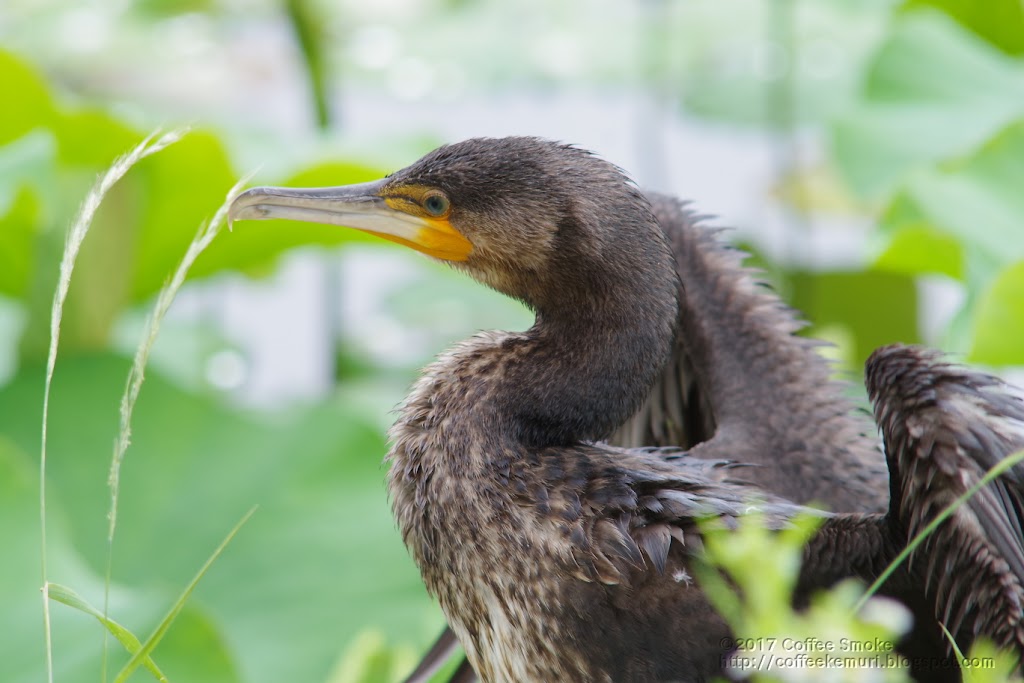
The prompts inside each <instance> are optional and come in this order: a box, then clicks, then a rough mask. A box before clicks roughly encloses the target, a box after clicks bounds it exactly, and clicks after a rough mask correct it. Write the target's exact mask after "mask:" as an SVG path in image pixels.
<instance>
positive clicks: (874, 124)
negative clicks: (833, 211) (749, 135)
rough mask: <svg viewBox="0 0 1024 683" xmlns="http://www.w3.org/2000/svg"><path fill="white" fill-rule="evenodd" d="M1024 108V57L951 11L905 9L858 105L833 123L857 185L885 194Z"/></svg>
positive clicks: (841, 160) (865, 192)
mask: <svg viewBox="0 0 1024 683" xmlns="http://www.w3.org/2000/svg"><path fill="white" fill-rule="evenodd" d="M1022 114H1024V62H1021V61H1019V60H1014V59H1011V58H1009V57H1007V56H1006V55H1005V54H1003V53H1001V52H999V51H997V50H995V49H993V48H992V47H991V46H989V45H987V44H986V43H984V42H983V41H981V40H980V39H978V38H977V37H975V36H973V35H972V34H970V33H969V32H967V31H965V30H964V29H963V28H962V27H960V26H959V25H958V24H956V23H955V22H954V21H953V20H951V19H950V18H949V17H948V16H946V15H944V14H941V13H939V12H934V11H919V12H913V13H908V14H906V15H902V16H900V17H899V18H898V19H897V20H896V23H895V25H894V27H893V30H892V33H891V34H890V36H889V37H888V39H887V40H886V42H885V43H884V44H883V45H882V47H881V48H880V50H879V51H878V53H877V55H876V56H875V58H874V60H873V63H872V64H871V66H870V68H869V71H868V76H867V79H866V83H865V86H864V92H863V95H862V98H861V102H860V103H859V105H857V106H855V107H852V108H851V109H850V110H849V111H848V112H847V113H846V114H845V115H844V116H842V117H841V118H840V119H839V120H838V121H837V123H836V125H835V126H834V128H833V132H832V135H833V149H834V152H835V156H836V160H837V162H838V164H839V167H840V169H841V171H842V172H843V173H844V175H845V176H846V178H847V179H848V180H849V182H850V184H851V186H852V188H853V189H854V190H855V191H856V192H858V193H859V194H860V195H862V196H864V197H868V198H876V197H880V196H884V195H886V194H889V193H891V192H892V191H893V189H894V188H895V187H896V185H897V184H898V183H899V181H900V180H902V179H903V178H904V177H905V176H906V175H907V173H909V172H910V171H912V170H914V169H916V168H921V167H923V166H925V165H928V164H930V163H933V162H935V161H938V160H941V159H947V158H950V157H954V156H957V155H961V154H966V153H969V152H971V151H972V150H974V149H975V148H976V147H977V146H979V145H981V144H982V143H984V142H985V141H986V140H987V139H989V138H990V137H991V136H992V135H994V134H995V133H997V132H998V131H999V130H1000V129H1001V128H1003V127H1004V126H1006V125H1007V124H1008V123H1009V122H1010V121H1012V120H1013V119H1015V118H1017V117H1019V116H1021V115H1022Z"/></svg>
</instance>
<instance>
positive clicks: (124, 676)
mask: <svg viewBox="0 0 1024 683" xmlns="http://www.w3.org/2000/svg"><path fill="white" fill-rule="evenodd" d="M254 512H256V508H255V507H253V508H250V509H249V511H248V512H247V513H245V515H244V516H243V517H242V519H240V520H239V521H238V524H236V525H235V526H234V528H232V529H231V531H229V532H228V535H227V536H225V537H224V540H223V541H221V542H220V545H218V546H217V548H216V549H215V550H214V551H213V554H212V555H210V557H209V558H207V560H206V562H204V563H203V566H202V567H201V568H200V569H199V571H198V572H196V575H195V576H194V577H192V580H191V581H189V583H188V585H187V586H185V590H184V591H182V593H181V595H179V596H178V599H177V600H175V601H174V604H173V605H172V606H171V609H170V611H169V612H167V615H166V616H165V617H164V618H163V619H162V620H161V621H160V624H159V625H157V627H156V630H155V631H153V634H152V635H150V636H149V638H147V639H146V642H145V643H144V644H143V645H142V647H141V648H139V649H138V650H137V651H135V652H133V653H132V658H131V659H130V660H128V663H127V664H125V665H124V668H122V669H121V671H120V672H118V674H117V677H115V678H114V683H124V682H125V681H126V680H128V677H129V676H131V674H132V672H133V671H135V669H137V668H138V667H139V665H141V664H143V663H145V661H146V660H148V659H149V655H150V654H151V653H152V652H153V650H154V649H155V648H156V646H157V645H158V644H159V643H160V641H161V640H162V639H163V637H164V636H165V635H166V634H167V631H168V630H169V629H170V628H171V624H173V623H174V620H175V618H177V616H178V614H179V613H180V612H181V610H182V608H184V607H185V603H186V602H188V599H189V597H191V595H192V592H193V591H194V590H195V588H196V586H197V585H198V584H199V581H200V580H201V579H202V578H203V577H204V576H205V575H206V572H208V571H209V570H210V567H212V566H213V563H214V562H216V560H217V558H218V557H220V555H221V553H223V552H224V549H225V548H226V547H227V546H228V543H230V542H231V539H233V538H234V537H235V535H236V534H237V533H238V531H239V530H240V529H241V528H242V525H244V524H245V523H246V522H248V521H249V518H250V517H252V515H253V513H254Z"/></svg>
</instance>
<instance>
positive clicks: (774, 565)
mask: <svg viewBox="0 0 1024 683" xmlns="http://www.w3.org/2000/svg"><path fill="white" fill-rule="evenodd" d="M1010 460H1013V461H1015V462H1016V461H1019V460H1017V459H1010ZM1003 469H1005V468H1003ZM957 504H959V501H958V503H957ZM820 523H821V520H820V519H819V518H815V517H810V516H803V517H798V518H796V519H794V520H792V521H791V525H790V526H789V527H787V528H785V529H783V530H782V531H771V530H769V529H767V528H766V527H765V526H764V520H763V519H762V518H760V517H759V516H758V515H747V516H745V517H743V518H742V519H741V520H740V523H739V528H738V529H737V530H726V529H723V528H721V526H720V525H716V524H714V523H711V522H708V523H705V524H704V528H703V532H704V539H705V551H706V557H707V559H708V561H709V563H710V566H704V565H701V571H700V573H699V575H698V578H699V580H700V582H701V585H702V587H703V588H704V589H705V590H706V591H707V594H708V596H709V597H710V598H711V600H712V602H713V603H714V604H715V607H716V608H717V609H718V610H719V611H720V612H721V613H722V615H723V616H725V618H726V620H727V622H728V623H729V625H730V626H731V628H732V629H733V631H734V634H735V638H733V639H730V641H729V642H728V643H724V645H725V646H726V647H724V648H723V649H724V650H725V652H728V651H729V650H731V649H735V650H736V652H735V656H734V658H733V659H732V662H731V665H732V666H733V667H734V668H735V669H738V670H740V671H745V672H746V673H747V674H748V675H750V676H751V677H752V680H754V681H757V682H758V683H790V682H793V683H796V682H799V681H819V680H828V681H834V682H837V683H838V682H840V681H850V682H851V683H854V682H857V683H859V682H860V681H864V680H872V681H887V682H890V683H905V682H906V681H909V680H910V677H909V672H908V670H907V669H906V668H905V666H904V664H903V660H902V658H901V657H900V655H899V654H897V653H896V652H895V651H894V649H893V648H894V646H895V644H896V642H898V641H899V639H900V637H901V636H902V635H903V634H905V633H906V632H907V631H908V630H909V629H910V626H911V615H910V613H909V612H908V611H907V609H906V608H904V607H903V606H902V605H899V604H898V603H895V602H893V601H892V600H889V599H886V598H879V597H868V594H866V593H865V590H864V586H863V585H862V584H859V583H858V582H856V581H852V580H851V581H845V582H842V583H840V584H838V585H836V586H835V587H833V588H832V589H830V590H828V591H822V592H820V593H818V594H817V595H815V596H812V598H811V601H810V604H809V606H808V607H807V608H806V609H804V610H802V611H800V612H796V611H794V610H793V609H792V608H791V605H792V599H793V588H794V586H795V585H796V580H797V576H798V574H799V569H800V561H801V557H802V554H803V547H804V544H805V543H806V541H807V539H808V538H810V537H811V535H812V534H813V533H814V531H815V530H816V529H817V528H818V526H819V525H820ZM902 559H903V558H901V559H900V560H898V561H902ZM954 647H955V645H954ZM723 654H724V653H723ZM956 658H957V661H958V662H960V663H961V665H962V669H963V671H964V680H965V681H966V682H970V683H973V682H977V683H1008V682H1017V681H1020V678H1019V676H1018V675H1017V673H1016V658H1015V656H1014V655H1013V654H1012V653H1009V652H998V651H997V650H996V648H994V647H993V646H992V644H991V643H989V642H986V641H979V642H978V643H976V644H975V645H974V646H973V647H972V648H971V651H970V652H969V653H968V654H967V656H966V657H965V656H964V655H963V654H962V653H960V652H959V651H958V650H957V652H956ZM869 676H870V678H868V677H869Z"/></svg>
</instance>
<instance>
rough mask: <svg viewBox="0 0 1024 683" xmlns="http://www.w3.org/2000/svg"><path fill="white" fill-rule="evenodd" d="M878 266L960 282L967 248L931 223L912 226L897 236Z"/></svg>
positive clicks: (902, 228) (876, 264) (898, 232)
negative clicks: (964, 252)
mask: <svg viewBox="0 0 1024 683" xmlns="http://www.w3.org/2000/svg"><path fill="white" fill-rule="evenodd" d="M874 267H875V268H876V269H877V270H885V271H889V272H893V273H903V274H905V275H917V274H920V273H937V274H941V275H948V276H949V277H951V278H953V279H956V280H960V279H963V277H964V255H963V247H962V246H961V244H960V242H958V241H957V240H956V239H955V238H953V237H951V236H949V235H947V234H944V233H942V232H940V231H938V230H935V229H934V228H933V226H931V225H930V224H928V223H909V224H906V225H903V226H901V227H900V228H898V229H897V230H896V232H895V233H893V235H892V238H891V239H890V240H889V245H888V247H887V248H886V250H885V252H884V253H883V254H882V255H881V256H879V257H878V260H876V261H875V265H874Z"/></svg>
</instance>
